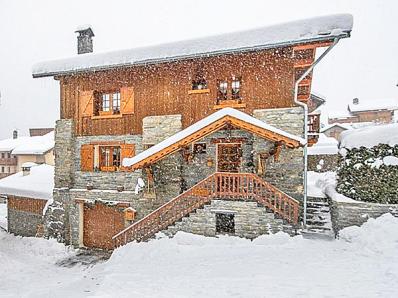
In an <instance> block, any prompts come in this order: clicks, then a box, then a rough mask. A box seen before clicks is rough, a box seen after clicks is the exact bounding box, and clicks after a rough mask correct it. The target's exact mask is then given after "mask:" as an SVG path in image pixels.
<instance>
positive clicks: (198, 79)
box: [190, 64, 208, 93]
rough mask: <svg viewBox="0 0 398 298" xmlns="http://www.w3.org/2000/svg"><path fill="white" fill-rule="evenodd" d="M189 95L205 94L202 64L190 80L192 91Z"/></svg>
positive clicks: (204, 77) (205, 87)
mask: <svg viewBox="0 0 398 298" xmlns="http://www.w3.org/2000/svg"><path fill="white" fill-rule="evenodd" d="M191 91H194V92H190V93H207V91H208V86H207V80H206V76H205V73H204V71H203V64H200V65H199V66H198V67H197V68H196V71H195V74H194V77H193V79H192V90H191Z"/></svg>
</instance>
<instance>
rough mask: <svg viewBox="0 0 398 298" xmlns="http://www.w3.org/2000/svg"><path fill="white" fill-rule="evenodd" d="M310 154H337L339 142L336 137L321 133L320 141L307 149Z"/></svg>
mask: <svg viewBox="0 0 398 298" xmlns="http://www.w3.org/2000/svg"><path fill="white" fill-rule="evenodd" d="M307 150H308V151H307V152H308V155H323V154H325V155H329V154H337V152H338V142H337V140H336V139H335V138H332V137H327V136H326V135H324V134H323V133H321V134H319V138H318V142H317V143H316V144H314V145H313V146H311V147H308V149H307Z"/></svg>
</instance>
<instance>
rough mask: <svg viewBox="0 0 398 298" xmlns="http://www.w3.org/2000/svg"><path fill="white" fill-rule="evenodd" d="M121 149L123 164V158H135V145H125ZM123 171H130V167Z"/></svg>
mask: <svg viewBox="0 0 398 298" xmlns="http://www.w3.org/2000/svg"><path fill="white" fill-rule="evenodd" d="M120 148H121V162H122V163H123V158H129V157H133V156H134V155H135V145H134V144H123V145H120ZM122 169H123V170H129V168H128V167H122Z"/></svg>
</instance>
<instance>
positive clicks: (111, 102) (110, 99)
mask: <svg viewBox="0 0 398 298" xmlns="http://www.w3.org/2000/svg"><path fill="white" fill-rule="evenodd" d="M115 96H116V97H115ZM105 98H106V99H107V100H105ZM104 103H106V105H105V107H106V110H104ZM121 104H122V98H121V92H120V89H115V90H107V91H96V92H95V95H94V111H93V116H94V117H101V116H121ZM116 107H117V108H116Z"/></svg>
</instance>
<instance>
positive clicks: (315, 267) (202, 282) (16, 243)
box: [0, 215, 398, 298]
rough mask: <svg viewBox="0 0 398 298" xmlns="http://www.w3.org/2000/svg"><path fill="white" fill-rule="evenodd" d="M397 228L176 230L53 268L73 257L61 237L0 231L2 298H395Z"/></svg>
mask: <svg viewBox="0 0 398 298" xmlns="http://www.w3.org/2000/svg"><path fill="white" fill-rule="evenodd" d="M397 231H398V219H396V218H393V217H392V216H389V215H385V216H383V217H381V218H379V219H378V220H370V221H369V222H368V223H366V224H365V225H364V226H363V227H362V228H356V227H352V228H348V229H346V230H344V231H343V232H342V236H341V239H340V240H336V241H321V240H308V239H303V238H301V237H294V238H291V237H289V236H287V235H285V234H276V235H273V236H263V237H260V238H258V239H257V240H255V241H253V242H251V241H248V240H245V239H240V238H233V237H221V238H220V239H215V238H205V237H201V236H195V235H190V234H184V233H179V234H177V236H176V237H175V238H174V239H168V238H163V239H160V240H157V241H151V242H149V243H142V244H129V245H127V246H125V247H122V248H120V249H118V250H117V251H116V252H115V253H114V254H113V256H112V257H111V259H110V260H109V261H107V262H105V263H101V264H98V265H96V266H94V267H90V268H88V267H85V266H75V267H72V268H66V267H60V266H57V265H56V264H55V263H56V262H57V261H59V260H62V259H64V258H66V257H68V256H73V252H71V251H67V250H66V249H65V248H64V247H63V246H62V245H60V244H58V243H55V242H53V241H47V240H44V239H34V238H19V237H14V236H12V235H8V234H6V233H4V232H0V268H1V272H2V273H3V274H2V276H1V283H0V297H40V298H41V297H140V298H141V297H361V298H362V297H397V296H398V283H397V280H398V233H397Z"/></svg>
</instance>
